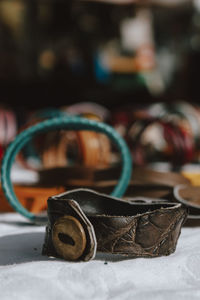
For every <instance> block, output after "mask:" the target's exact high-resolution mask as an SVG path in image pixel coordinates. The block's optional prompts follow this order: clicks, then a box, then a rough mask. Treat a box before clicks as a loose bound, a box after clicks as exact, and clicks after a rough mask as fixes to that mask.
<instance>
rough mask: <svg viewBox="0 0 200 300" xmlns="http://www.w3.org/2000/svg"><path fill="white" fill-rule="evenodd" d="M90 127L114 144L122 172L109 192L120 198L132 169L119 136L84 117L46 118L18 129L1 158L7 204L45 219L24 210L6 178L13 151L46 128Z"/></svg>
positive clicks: (2, 178)
mask: <svg viewBox="0 0 200 300" xmlns="http://www.w3.org/2000/svg"><path fill="white" fill-rule="evenodd" d="M59 129H68V130H93V131H98V132H100V133H104V134H106V135H107V136H108V137H109V138H110V139H111V140H112V141H113V142H114V144H115V145H116V146H117V148H118V149H119V151H120V154H121V158H122V173H121V176H120V179H119V181H118V184H117V185H116V187H115V188H114V190H113V192H112V195H113V196H119V197H121V196H122V195H123V194H124V192H125V190H126V188H127V186H128V183H129V180H130V178H131V172H132V162H131V156H130V152H129V149H128V147H127V145H126V143H125V141H124V140H123V139H122V138H121V137H120V135H119V134H118V133H117V132H116V131H115V130H114V129H113V128H112V127H110V126H108V125H106V124H104V123H99V122H96V121H93V120H88V119H84V118H80V117H60V118H54V119H51V120H46V121H43V122H41V123H38V124H36V125H34V126H32V127H29V128H28V129H26V130H25V131H23V132H21V133H20V134H19V135H18V136H17V137H16V138H15V140H14V141H13V142H12V143H11V144H10V145H9V146H8V148H7V150H6V153H5V155H4V158H3V160H2V167H1V183H2V188H3V191H4V194H5V196H6V198H7V200H8V201H9V203H10V204H11V206H12V207H13V208H14V209H15V210H16V211H18V212H19V213H20V214H22V215H24V216H25V217H27V218H29V219H30V220H31V221H33V222H45V221H46V218H45V219H44V218H42V217H41V218H40V217H39V216H36V215H34V214H32V213H30V212H29V211H27V210H26V209H25V208H24V207H23V206H22V205H21V204H20V202H19V201H18V199H17V197H16V195H15V193H14V190H13V186H12V183H11V179H10V171H11V167H12V164H13V162H14V159H15V157H16V155H17V153H18V152H19V151H20V150H21V149H22V148H23V146H24V145H25V144H26V143H27V142H29V141H30V140H31V139H32V138H33V137H34V136H35V135H37V134H39V133H44V132H48V131H50V130H59Z"/></svg>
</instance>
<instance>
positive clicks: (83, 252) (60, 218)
mask: <svg viewBox="0 0 200 300" xmlns="http://www.w3.org/2000/svg"><path fill="white" fill-rule="evenodd" d="M186 216H187V210H186V209H185V208H184V207H183V206H182V205H181V204H179V203H168V202H160V201H155V200H154V201H152V200H151V199H146V200H145V199H141V198H137V199H132V201H131V200H129V201H123V200H120V199H118V198H113V197H109V196H107V195H105V194H99V193H96V192H94V191H92V190H84V189H78V190H72V191H69V192H66V193H62V194H60V195H56V196H53V197H50V198H49V199H48V225H47V227H46V236H45V242H44V245H43V251H42V253H43V255H48V256H51V257H52V256H53V257H60V258H64V259H66V260H70V261H89V260H91V259H93V258H94V257H95V255H96V251H100V252H104V253H111V254H120V255H125V256H130V257H157V256H162V255H169V254H171V253H173V252H174V251H175V249H176V244H177V240H178V237H179V235H180V230H181V226H182V225H183V223H184V221H185V219H186Z"/></svg>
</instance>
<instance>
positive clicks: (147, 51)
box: [0, 0, 200, 211]
mask: <svg viewBox="0 0 200 300" xmlns="http://www.w3.org/2000/svg"><path fill="white" fill-rule="evenodd" d="M199 77H200V0H90V1H84V0H74V1H72V0H71V1H70V0H34V1H33V0H0V160H1V159H2V157H3V153H4V152H5V149H6V147H7V146H8V145H9V143H10V142H11V141H12V140H13V139H14V137H15V136H16V134H17V133H19V132H21V131H22V130H23V129H25V128H27V127H29V126H31V125H33V124H35V123H37V122H39V121H42V120H44V119H46V118H52V117H54V116H60V115H79V116H82V117H86V118H89V119H95V120H97V121H103V122H106V123H108V124H110V125H111V126H113V127H114V128H115V129H116V130H117V131H118V132H119V133H120V134H121V136H122V137H123V138H124V139H125V140H126V142H127V144H128V146H129V149H130V151H131V154H132V158H133V165H134V168H135V169H134V172H133V182H131V184H130V189H129V192H128V194H129V195H131V196H133V195H135V193H136V194H137V193H138V195H141V192H142V193H144V187H143V185H144V174H147V175H146V176H147V183H148V185H149V186H150V187H152V186H151V185H152V182H151V180H152V178H154V179H155V178H157V179H155V182H153V188H152V189H153V192H152V191H151V190H150V192H149V190H148V191H147V194H146V195H147V196H149V195H150V196H156V197H166V185H167V184H168V185H169V189H170V193H172V192H171V188H172V187H174V186H175V185H177V184H178V183H185V180H188V181H187V184H188V182H190V183H191V182H192V184H193V185H195V186H200V175H199V174H200V167H199V161H200V89H199ZM119 164H120V157H119V153H118V152H117V151H116V149H115V147H114V146H113V145H112V144H111V143H110V141H109V140H108V138H107V137H106V136H103V135H102V134H98V133H94V132H83V131H80V132H76V133H75V132H66V131H62V130H61V131H57V132H50V133H47V134H44V135H42V136H39V137H38V138H36V139H34V141H32V142H31V143H29V144H28V145H27V146H26V147H25V148H24V149H23V151H21V152H20V154H19V155H18V156H17V159H16V163H15V166H14V172H13V173H12V176H13V178H12V179H13V181H14V182H15V183H18V184H27V183H29V184H36V183H39V184H40V185H42V186H43V187H46V186H49V185H51V186H60V185H61V186H62V188H64V190H65V189H68V188H72V187H80V186H86V187H93V188H94V187H95V189H97V190H100V191H102V190H103V191H106V192H110V191H111V190H112V188H113V186H115V184H116V180H117V179H118V176H119V170H120V169H119V168H118V165H119ZM136 167H139V170H137V169H136ZM141 167H148V168H152V169H154V170H156V171H161V172H166V171H171V172H172V171H173V172H175V173H176V174H179V175H180V176H181V177H178V178H177V177H176V179H173V180H171V178H174V177H173V176H172V174H171V173H170V174H168V175H166V176H167V177H165V178H164V177H162V175H161V174H160V173H159V174H158V173H156V174H155V173H148V172H149V171H147V170H146V169H145V171H144V169H141ZM15 168H16V169H15ZM15 170H16V171H17V172H15ZM113 170H114V171H113ZM21 171H23V172H22V173H20V172H21ZM104 171H105V172H104ZM24 172H25V173H24ZM137 172H138V173H137ZM194 173H196V174H195V175H194ZM13 174H14V175H13ZM20 174H21V175H20ZM38 174H39V176H38ZM134 176H135V177H134ZM161 178H163V179H162V180H161ZM169 178H170V179H169ZM77 180H78V181H77ZM98 180H100V182H99V183H98V186H96V185H95V184H96V181H98ZM102 180H103V182H102ZM105 180H107V183H106V184H105ZM160 180H161V181H160ZM168 180H169V181H170V182H168ZM108 181H109V183H108ZM149 181H150V182H149ZM167 182H168V183H167ZM155 183H156V185H158V186H159V189H158V186H157V190H156V193H155ZM137 184H138V186H137V189H136V185H137ZM163 184H164V191H163V190H162V189H161V190H160V185H163ZM131 186H133V189H131ZM162 188H163V187H162ZM158 191H159V194H158ZM19 192H20V193H21V188H20V189H19ZM44 192H45V195H44V197H43V198H44V199H43V204H42V205H43V206H42V207H41V204H39V208H37V209H36V208H35V207H34V208H33V211H40V210H41V209H43V208H45V207H46V199H47V196H46V193H49V191H48V190H47V191H46V190H45V191H44ZM168 192H169V190H167V193H168ZM24 193H25V195H26V198H27V199H26V201H27V205H28V207H29V206H30V205H29V204H30V199H32V196H31V195H32V190H26V189H25V192H24V190H23V193H22V194H23V195H24ZM26 193H28V194H26ZM30 193H31V195H29V194H30ZM37 193H38V192H37ZM40 193H41V191H40ZM52 193H53V192H52ZM199 193H200V188H199V190H198V193H196V191H195V195H196V194H198V195H199ZM27 195H28V196H27ZM48 195H49V194H48ZM21 197H22V196H21ZM24 197H25V196H24ZM195 197H196V196H195ZM0 198H2V199H4V195H3V194H0ZM19 198H20V196H19ZM197 198H198V199H197V200H198V201H199V202H198V201H197V202H198V203H200V200H199V196H198V197H197ZM39 200H40V199H39ZM195 201H196V200H195ZM4 202H5V211H7V209H8V207H7V206H6V205H7V204H6V200H5V199H4ZM39 203H40V202H39ZM1 209H3V206H2V207H1Z"/></svg>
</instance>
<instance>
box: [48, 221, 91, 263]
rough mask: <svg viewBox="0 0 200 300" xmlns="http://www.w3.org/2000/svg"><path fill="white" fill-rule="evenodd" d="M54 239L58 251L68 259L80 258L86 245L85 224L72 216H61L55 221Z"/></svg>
mask: <svg viewBox="0 0 200 300" xmlns="http://www.w3.org/2000/svg"><path fill="white" fill-rule="evenodd" d="M52 240H53V244H54V247H55V249H56V252H57V253H58V254H59V255H60V256H61V257H63V258H64V259H66V260H78V259H79V258H80V257H81V255H82V254H83V252H84V250H85V247H86V235H85V231H84V229H83V226H82V225H81V223H80V222H79V221H78V220H77V219H76V218H75V217H72V216H64V217H61V218H59V219H58V220H57V221H56V222H55V223H54V226H53V230H52Z"/></svg>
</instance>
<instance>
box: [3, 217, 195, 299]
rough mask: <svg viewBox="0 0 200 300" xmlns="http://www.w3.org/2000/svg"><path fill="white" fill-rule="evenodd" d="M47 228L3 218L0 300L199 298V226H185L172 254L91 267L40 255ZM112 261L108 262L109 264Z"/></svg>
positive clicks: (110, 258)
mask: <svg viewBox="0 0 200 300" xmlns="http://www.w3.org/2000/svg"><path fill="white" fill-rule="evenodd" d="M44 232H45V228H44V226H42V227H41V226H34V225H31V224H29V223H27V222H26V219H24V218H23V217H21V216H19V215H18V214H16V213H9V214H0V299H1V300H7V299H8V300H10V299H12V300H15V299H20V300H29V299H31V300H32V299H33V300H36V299H37V300H38V299H42V300H45V299H48V300H54V299H59V300H71V299H85V300H90V299H93V300H96V299H99V300H103V299H107V300H112V299H116V300H118V299H119V300H123V299H124V300H130V299H134V300H135V299H139V300H143V299H144V300H151V299H153V300H168V299H169V300H174V299H182V300H193V299H195V300H196V299H198V300H199V299H200V228H199V227H196V228H183V229H182V233H181V236H180V238H179V241H178V245H177V249H176V252H175V253H174V254H172V255H170V256H165V257H159V258H153V259H147V258H146V259H145V258H137V259H124V258H122V257H118V256H117V257H116V256H105V255H103V254H101V255H100V254H98V255H97V257H96V258H95V259H94V260H92V261H90V262H87V263H83V262H82V263H70V262H66V261H64V260H61V259H54V258H48V257H45V256H42V255H41V249H42V244H43V240H44ZM105 262H107V263H105Z"/></svg>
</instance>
